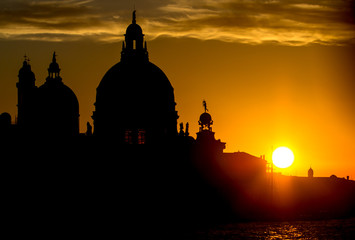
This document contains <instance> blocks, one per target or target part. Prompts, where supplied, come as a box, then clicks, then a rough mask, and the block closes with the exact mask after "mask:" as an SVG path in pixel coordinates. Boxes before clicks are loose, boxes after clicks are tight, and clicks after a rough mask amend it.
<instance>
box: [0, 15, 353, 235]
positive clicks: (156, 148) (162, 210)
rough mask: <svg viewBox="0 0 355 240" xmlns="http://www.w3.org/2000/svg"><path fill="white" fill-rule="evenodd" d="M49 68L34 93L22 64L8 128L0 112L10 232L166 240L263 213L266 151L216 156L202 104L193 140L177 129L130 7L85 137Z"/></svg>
mask: <svg viewBox="0 0 355 240" xmlns="http://www.w3.org/2000/svg"><path fill="white" fill-rule="evenodd" d="M60 71H61V69H60V67H59V64H58V63H57V56H56V53H55V52H54V53H53V57H52V62H51V63H50V65H49V68H48V77H47V78H46V82H45V83H44V84H43V85H42V86H39V87H37V86H36V84H35V81H36V79H35V74H34V73H33V72H32V70H31V66H30V64H29V60H28V58H27V57H25V60H24V62H23V65H22V68H21V69H20V70H19V74H18V83H17V84H16V86H17V89H18V105H17V107H18V115H17V118H16V123H15V124H12V123H11V116H10V115H9V114H8V113H3V114H1V115H0V140H1V146H2V149H3V156H12V157H9V158H8V159H7V160H3V162H2V165H3V169H6V174H5V175H4V176H5V178H6V179H8V183H7V185H6V189H5V192H6V198H5V202H6V203H5V205H6V206H8V207H9V208H8V209H11V210H9V212H6V214H5V215H6V216H7V218H8V222H10V223H12V222H14V223H15V225H11V224H10V228H11V227H13V226H15V228H16V227H17V226H21V227H24V228H26V230H27V231H36V227H34V226H38V225H41V226H45V228H47V229H49V231H52V232H53V231H55V232H61V231H62V232H69V231H71V230H75V231H76V232H81V233H83V232H87V234H88V235H91V234H94V233H96V234H98V236H100V237H102V234H105V233H106V232H109V233H112V232H116V231H117V229H120V231H126V232H135V233H137V232H140V233H143V236H148V235H150V234H152V235H154V236H157V235H156V234H157V233H159V234H162V233H163V232H165V231H166V232H167V234H169V235H168V236H169V237H167V238H165V237H163V239H171V238H173V237H172V235H171V233H174V236H180V235H179V234H180V233H181V234H183V233H185V232H188V231H189V229H191V227H192V226H193V227H195V226H196V224H197V225H199V224H204V223H208V224H210V223H220V222H227V221H232V220H233V221H234V220H236V219H238V220H240V219H243V220H249V219H264V218H267V217H270V216H273V214H274V212H273V211H274V210H275V208H273V207H274V206H273V205H272V200H273V199H272V192H271V191H272V190H271V191H270V174H268V172H267V169H268V168H267V162H266V159H265V156H260V157H256V156H252V155H250V154H248V153H245V152H234V153H225V152H224V149H225V144H226V143H224V142H222V141H221V140H218V139H216V138H215V133H214V132H213V131H212V126H213V120H212V115H211V114H210V112H209V111H208V109H207V103H206V101H203V110H202V114H201V115H200V118H199V119H198V124H199V126H200V127H199V132H198V133H197V137H196V139H195V138H193V137H192V136H190V133H189V123H186V125H185V128H184V124H183V123H180V124H179V131H178V129H177V127H178V118H179V116H178V113H177V111H176V108H175V107H176V103H175V97H174V88H173V86H172V85H171V83H170V81H169V79H168V78H167V76H166V75H165V74H164V72H163V71H162V70H161V69H160V68H159V67H157V66H156V65H154V64H153V63H151V62H150V61H149V57H148V50H147V43H146V42H145V41H144V34H143V31H142V28H141V27H140V26H139V25H138V24H137V23H136V11H133V16H132V23H131V24H130V25H129V26H128V27H127V29H126V34H125V40H124V42H123V44H122V51H121V60H120V62H118V63H117V64H115V65H114V66H113V67H111V68H110V69H109V70H108V71H107V72H106V74H105V75H104V76H103V78H102V80H101V82H100V83H99V85H98V87H97V92H96V102H95V104H94V105H95V111H94V112H93V115H92V119H93V128H92V126H91V125H90V124H89V123H88V124H87V131H86V133H79V103H78V100H77V97H76V95H75V94H74V92H73V91H72V90H71V89H70V88H69V87H68V86H66V85H65V84H64V82H63V80H62V78H61V76H60ZM312 176H313V170H312ZM271 185H272V184H271ZM352 186H353V185H352ZM270 192H271V194H270ZM310 192H312V191H311V190H310ZM346 197H347V195H346ZM352 197H353V199H355V198H354V196H352ZM342 200H343V199H342ZM326 207H329V206H328V205H327V206H326ZM320 210H322V209H320ZM346 210H349V209H348V208H347V209H346ZM351 210H352V211H354V209H353V208H352V209H351ZM17 216H21V221H20V220H19V219H18V218H17ZM23 221H24V222H25V223H24V222H23ZM157 226H159V229H157ZM94 229H96V230H97V231H96V232H95V230H94ZM103 229H104V230H103ZM137 229H139V231H138V230H137ZM37 230H38V229H37ZM39 231H41V230H39ZM64 235H65V234H64ZM133 239H137V238H133Z"/></svg>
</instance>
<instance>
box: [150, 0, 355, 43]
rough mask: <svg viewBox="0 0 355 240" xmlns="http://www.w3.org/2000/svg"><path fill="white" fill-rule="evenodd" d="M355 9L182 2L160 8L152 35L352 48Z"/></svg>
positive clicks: (349, 4)
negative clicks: (160, 16)
mask: <svg viewBox="0 0 355 240" xmlns="http://www.w3.org/2000/svg"><path fill="white" fill-rule="evenodd" d="M310 2H311V3H310ZM354 6H355V4H354V1H335V0H334V1H332V0H324V1H322V0H319V1H306V0H304V1H302V0H298V1H296V0H284V1H271V0H269V1H266V0H265V1H260V0H259V1H258V0H256V1H247V0H239V1H238V0H234V1H232V0H222V1H211V0H197V1H183V0H180V1H175V2H174V3H170V4H168V5H166V6H163V7H161V8H160V10H161V11H162V12H163V13H166V14H167V15H166V17H165V18H164V20H162V21H160V22H159V25H155V26H154V27H155V28H153V27H152V31H154V33H155V34H156V35H157V36H160V35H162V34H164V35H167V36H175V37H183V36H187V37H196V38H200V39H217V40H222V41H236V42H243V43H250V44H259V43H264V42H278V43H281V44H286V45H305V44H310V43H322V44H344V43H353V42H354V38H355V20H354V19H355V18H354ZM163 23H164V24H163ZM152 25H154V22H153V23H152Z"/></svg>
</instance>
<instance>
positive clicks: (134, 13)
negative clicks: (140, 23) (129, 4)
mask: <svg viewBox="0 0 355 240" xmlns="http://www.w3.org/2000/svg"><path fill="white" fill-rule="evenodd" d="M132 15H133V16H132V23H133V24H136V10H135V9H134V10H133V14H132Z"/></svg>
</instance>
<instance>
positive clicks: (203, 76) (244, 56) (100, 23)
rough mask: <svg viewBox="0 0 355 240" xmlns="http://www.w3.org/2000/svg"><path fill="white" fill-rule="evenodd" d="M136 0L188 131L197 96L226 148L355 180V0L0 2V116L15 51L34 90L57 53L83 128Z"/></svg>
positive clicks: (10, 105)
mask: <svg viewBox="0 0 355 240" xmlns="http://www.w3.org/2000/svg"><path fill="white" fill-rule="evenodd" d="M133 5H135V7H136V10H137V23H138V24H139V25H140V26H141V27H142V28H143V32H144V34H145V36H146V40H147V42H148V51H149V57H150V60H151V62H153V63H154V64H156V65H157V66H159V67H160V68H161V69H162V70H163V71H164V72H165V73H166V75H167V76H168V78H169V80H170V81H171V83H172V85H173V87H174V89H175V99H176V103H177V110H178V112H179V115H180V118H179V120H178V121H179V122H184V123H186V122H189V123H190V133H191V135H192V136H194V137H195V136H196V135H195V133H196V132H197V131H198V125H197V121H198V117H199V115H200V114H201V113H202V111H203V108H202V100H203V99H205V100H206V101H207V104H208V109H209V111H210V113H211V115H212V117H213V120H214V125H213V131H215V132H216V137H217V138H219V139H221V140H222V141H224V142H227V149H226V151H227V152H233V151H238V150H239V151H245V152H248V153H250V154H253V155H255V156H259V155H264V154H265V155H266V157H267V159H269V160H270V158H271V149H272V148H276V147H278V146H287V147H289V148H290V149H292V150H293V152H294V154H295V163H294V165H293V166H292V167H291V168H289V169H288V170H287V171H283V172H284V173H285V174H292V175H300V176H305V175H306V174H307V170H308V168H309V167H310V166H312V168H313V169H314V174H315V176H330V175H331V174H335V175H337V176H339V177H345V176H347V175H349V176H350V177H351V178H352V179H355V124H354V123H355V94H354V90H355V68H354V62H355V54H354V53H355V16H354V15H355V1H354V0H352V1H350V0H344V1H339V0H317V1H315V0H308V1H307V0H284V1H273V0H268V1H266V0H264V1H261V0H260V1H258V0H256V1H251V0H219V1H216V0H215V1H213V0H194V1H190V0H172V1H170V0H154V1H153V0H144V1H143V0H135V1H133V0H131V1H115V0H81V1H80V0H62V1H49V0H44V1H39V0H37V1H35V0H31V1H25V0H2V1H1V2H0V13H1V14H0V50H1V51H0V52H1V54H0V112H9V113H10V114H11V115H12V117H13V119H14V118H15V115H16V112H17V108H16V104H17V89H16V82H17V74H18V70H19V69H20V67H21V65H22V61H23V56H24V55H25V54H27V55H28V56H29V58H30V59H31V62H30V63H31V66H32V70H33V71H34V73H35V75H36V84H37V86H40V85H41V84H43V83H44V81H45V78H46V76H47V68H48V65H49V63H50V61H51V56H52V53H53V51H56V52H57V55H58V57H57V61H58V63H59V65H60V67H61V69H62V71H61V76H62V77H63V82H64V83H65V84H66V85H68V86H69V87H70V88H72V89H73V91H74V92H75V93H76V95H77V97H78V100H79V104H80V125H81V131H82V132H84V131H85V127H86V122H87V121H90V122H92V120H91V115H92V111H93V110H94V106H93V103H94V102H95V95H96V87H97V86H98V84H99V82H100V80H101V78H102V77H103V75H104V74H105V72H106V71H107V70H108V69H109V68H110V67H111V66H112V65H114V64H115V63H117V62H118V61H119V60H120V51H121V46H122V44H121V42H122V40H123V34H124V33H125V29H126V27H127V26H128V25H129V24H130V22H131V16H132V9H133Z"/></svg>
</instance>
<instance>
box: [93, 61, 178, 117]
mask: <svg viewBox="0 0 355 240" xmlns="http://www.w3.org/2000/svg"><path fill="white" fill-rule="evenodd" d="M96 107H97V110H98V111H99V110H100V108H110V111H111V114H112V115H113V116H115V115H120V116H121V119H120V121H123V120H124V122H127V124H129V123H130V122H132V121H133V120H134V121H135V122H136V121H138V119H139V121H140V122H142V124H143V123H144V122H147V121H150V120H152V119H154V118H156V117H158V116H159V115H161V112H166V111H173V109H174V108H175V101H174V89H173V87H172V86H171V84H170V81H169V80H168V78H167V77H166V75H165V74H164V72H163V71H162V70H161V69H160V68H158V67H157V66H156V65H154V64H153V63H151V62H148V61H147V62H140V63H133V62H119V63H117V64H116V65H114V66H113V67H112V68H111V69H110V70H108V72H107V73H106V74H105V76H104V77H103V79H102V80H101V82H100V84H99V86H98V88H97V95H96ZM123 116H124V119H123Z"/></svg>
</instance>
